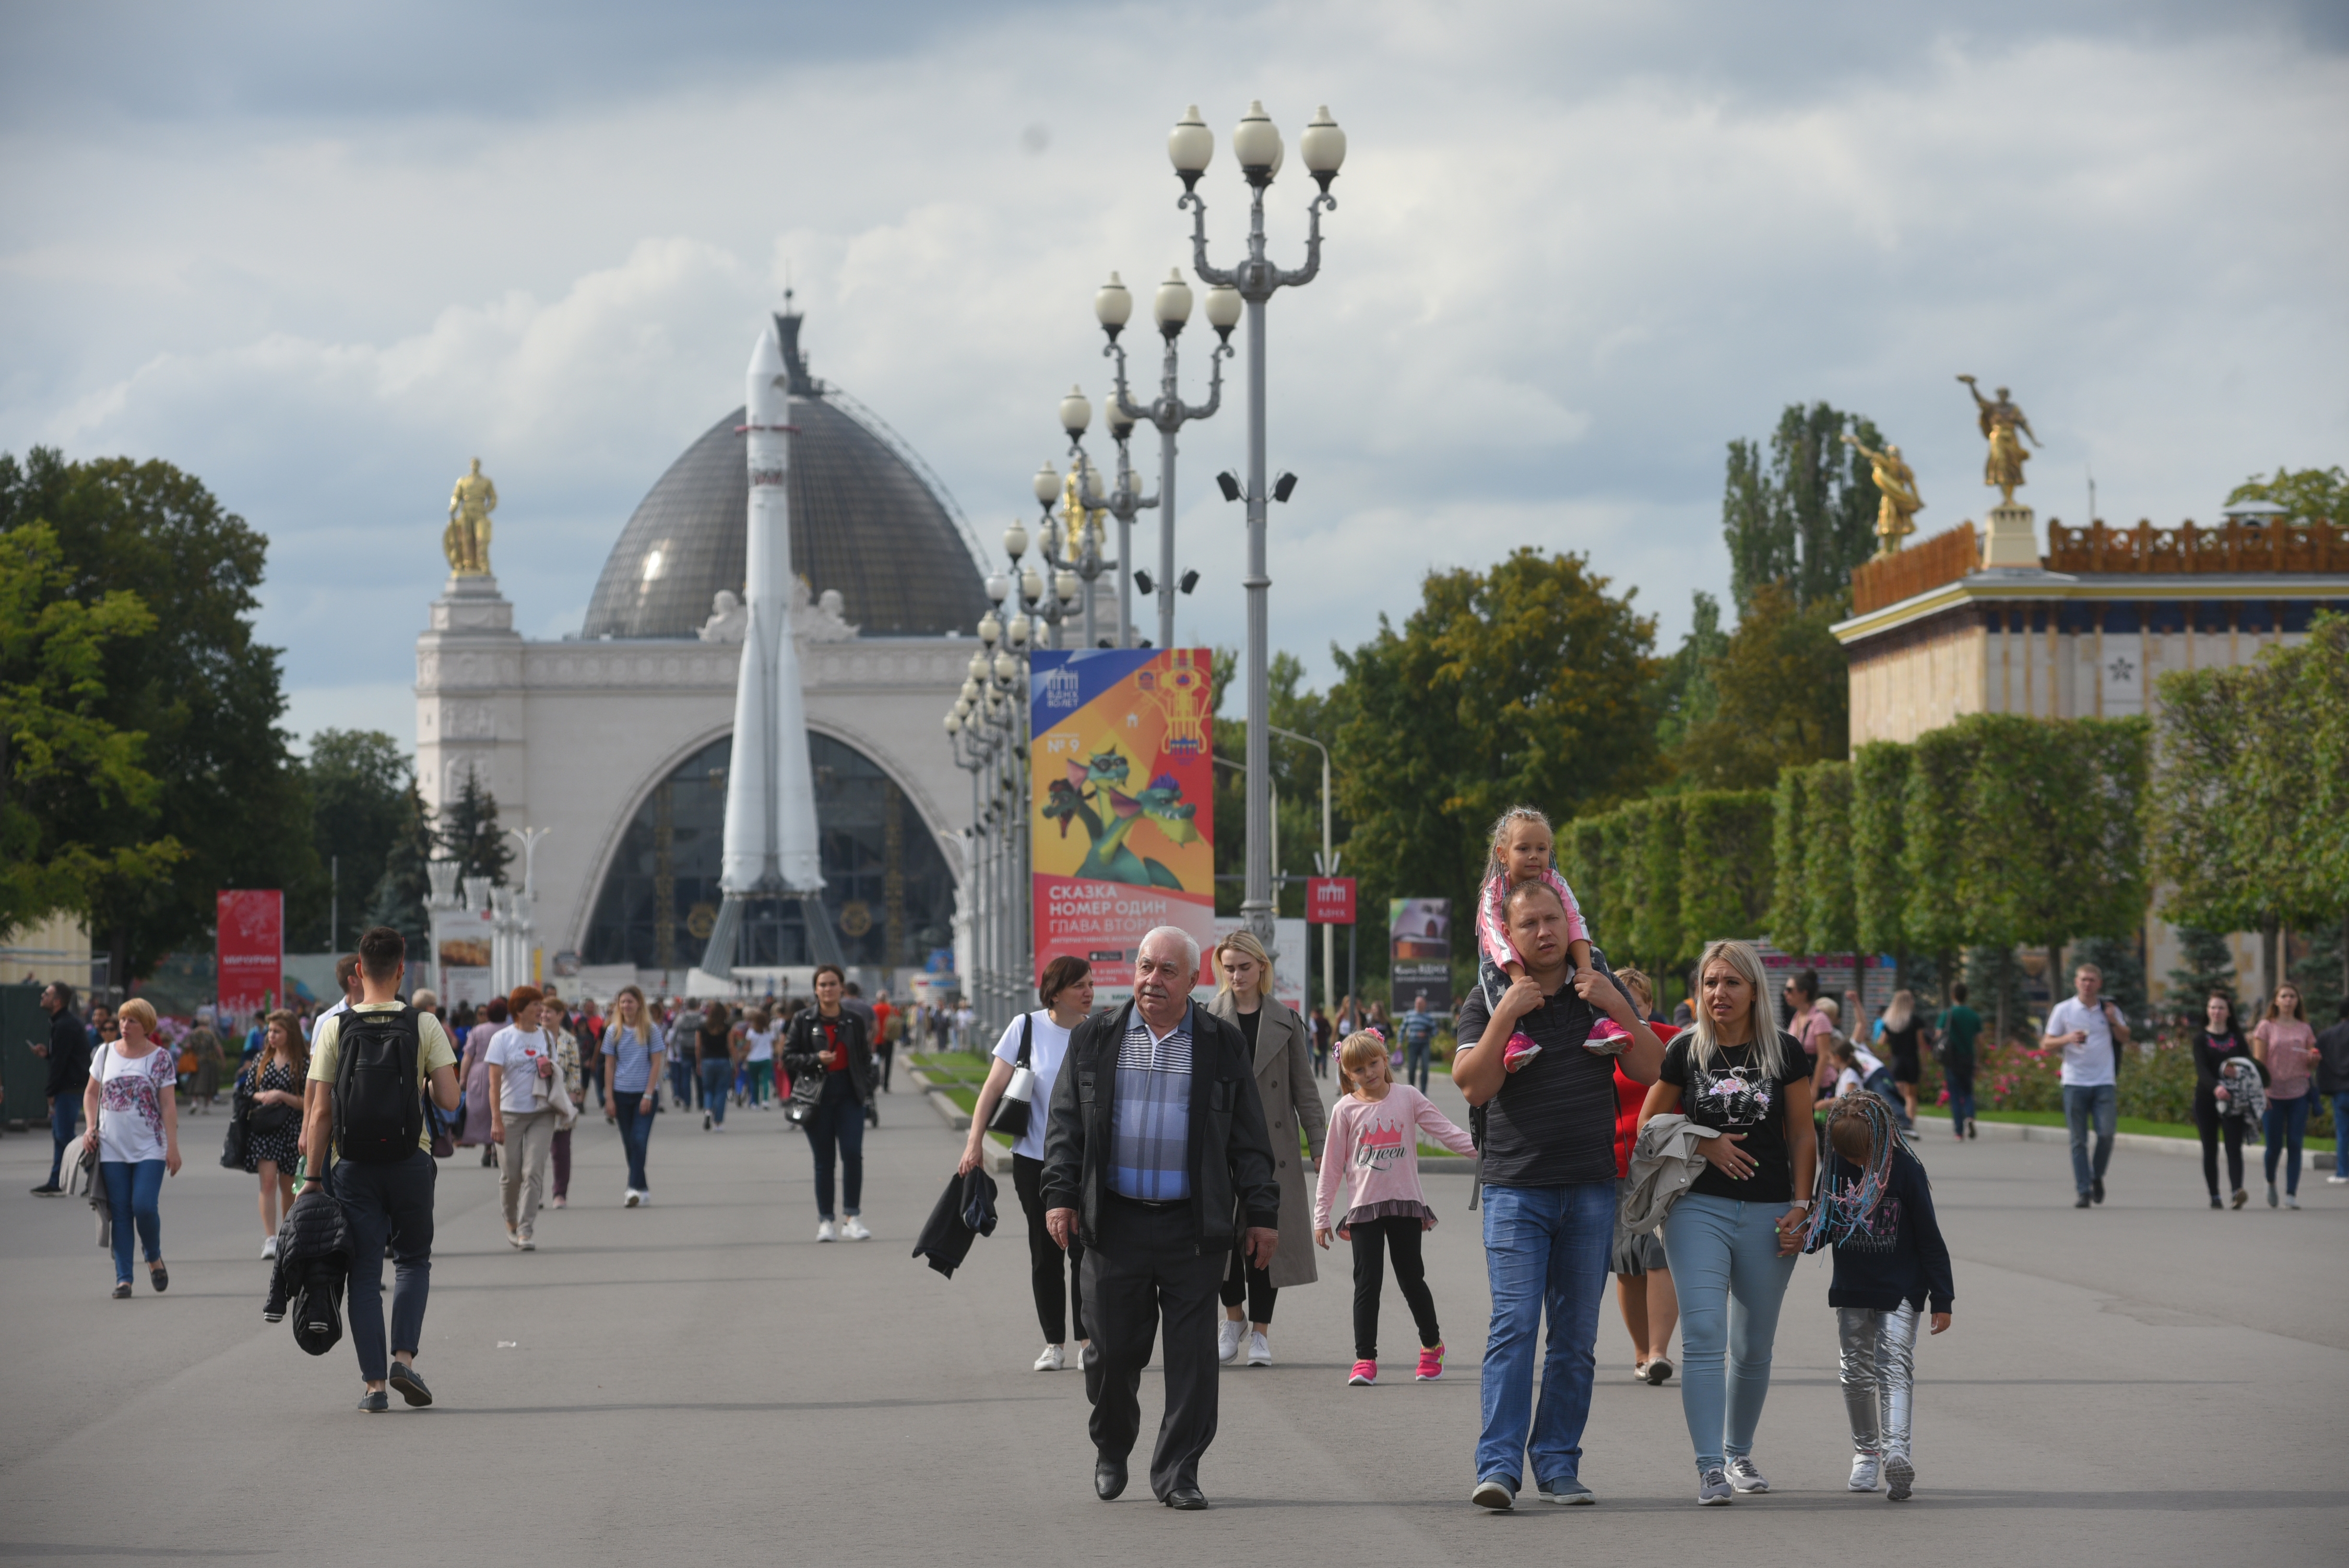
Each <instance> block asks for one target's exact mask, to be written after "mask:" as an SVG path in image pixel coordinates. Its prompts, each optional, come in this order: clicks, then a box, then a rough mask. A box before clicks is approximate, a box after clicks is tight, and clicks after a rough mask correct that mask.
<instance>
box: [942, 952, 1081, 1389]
mask: <svg viewBox="0 0 2349 1568" xmlns="http://www.w3.org/2000/svg"><path fill="white" fill-rule="evenodd" d="M1036 994H1037V995H1038V997H1039V998H1040V999H1041V1000H1042V1002H1043V1004H1044V1006H1042V1007H1040V1008H1039V1009H1038V1010H1037V1011H1035V1012H1033V1013H1028V1014H1023V1015H1022V1016H1019V1017H1017V1018H1014V1019H1013V1020H1012V1021H1011V1026H1010V1027H1009V1028H1007V1029H1005V1030H1004V1031H1003V1038H1002V1040H1001V1041H999V1043H998V1044H997V1046H996V1047H995V1061H994V1063H993V1064H992V1065H991V1066H990V1067H989V1068H988V1071H987V1082H986V1084H985V1085H984V1086H983V1087H981V1088H980V1089H979V1091H978V1106H977V1107H976V1108H974V1109H973V1110H972V1111H971V1113H970V1137H969V1139H968V1140H966V1141H965V1142H964V1144H963V1150H962V1163H961V1164H960V1165H959V1166H957V1168H956V1169H957V1171H961V1172H964V1173H968V1171H969V1170H970V1169H971V1167H973V1166H974V1165H977V1164H978V1162H979V1161H980V1160H981V1159H982V1158H984V1156H985V1150H986V1140H987V1123H988V1119H989V1118H991V1117H993V1116H994V1114H995V1108H996V1106H997V1105H998V1104H999V1102H1000V1101H1001V1100H1002V1099H1003V1090H1004V1087H1005V1086H1006V1085H1008V1084H1009V1083H1010V1081H1011V1074H1012V1072H1013V1070H1014V1068H1016V1067H1017V1065H1018V1063H1019V1048H1020V1045H1021V1043H1022V1042H1023V1041H1025V1042H1026V1044H1027V1047H1028V1070H1029V1071H1030V1072H1031V1073H1033V1074H1035V1075H1036V1090H1035V1094H1034V1095H1033V1097H1032V1098H1030V1100H1029V1102H1028V1106H1029V1109H1028V1130H1027V1131H1025V1132H1023V1133H1021V1134H1020V1135H1019V1137H1018V1138H1017V1139H1015V1140H1012V1144H1011V1185H1012V1186H1013V1187H1014V1188H1015V1189H1017V1190H1018V1191H1019V1207H1020V1209H1021V1211H1022V1212H1025V1213H1026V1214H1027V1216H1028V1274H1029V1283H1030V1286H1031V1287H1032V1288H1033V1289H1034V1291H1035V1293H1036V1321H1037V1323H1038V1324H1039V1325H1040V1326H1041V1327H1042V1328H1043V1330H1044V1353H1043V1354H1042V1355H1040V1356H1039V1357H1036V1370H1037V1371H1039V1372H1057V1371H1059V1370H1061V1367H1065V1366H1067V1365H1068V1348H1067V1347H1068V1340H1069V1325H1070V1322H1071V1319H1073V1320H1074V1321H1075V1324H1076V1330H1077V1341H1078V1343H1079V1344H1080V1345H1081V1344H1083V1343H1084V1341H1085V1340H1086V1339H1088V1338H1089V1337H1091V1336H1089V1335H1087V1334H1086V1333H1085V1298H1084V1291H1083V1287H1082V1286H1081V1285H1080V1284H1078V1278H1079V1274H1080V1272H1081V1271H1080V1268H1079V1265H1080V1264H1082V1263H1083V1262H1084V1256H1085V1245H1084V1243H1082V1242H1081V1241H1079V1240H1078V1239H1077V1238H1076V1236H1075V1234H1074V1233H1071V1235H1070V1237H1069V1250H1068V1252H1067V1253H1065V1254H1064V1253H1062V1252H1061V1248H1060V1244H1059V1243H1056V1242H1054V1241H1053V1240H1052V1234H1051V1233H1050V1231H1048V1230H1047V1229H1045V1227H1044V1196H1043V1175H1044V1120H1045V1114H1044V1113H1045V1108H1046V1107H1048V1106H1050V1104H1051V1103H1052V1085H1053V1083H1054V1082H1055V1081H1057V1080H1058V1078H1060V1076H1061V1058H1062V1057H1064V1056H1065V1055H1067V1053H1068V1049H1069V1031H1070V1030H1071V1029H1073V1028H1075V1027H1076V1026H1078V1025H1079V1024H1081V1023H1083V1022H1084V1021H1085V1015H1086V1014H1088V1013H1090V1012H1092V1007H1093V979H1092V965H1089V964H1087V963H1086V962H1085V961H1084V960H1083V959H1081V958H1071V957H1069V956H1067V955H1065V954H1063V955H1062V956H1061V957H1059V958H1055V959H1053V960H1052V962H1051V963H1050V964H1048V965H1045V966H1044V979H1043V982H1042V984H1040V985H1038V986H1037V987H1036ZM1063 1256H1065V1257H1066V1258H1067V1259H1068V1263H1067V1265H1066V1266H1067V1268H1068V1271H1069V1283H1068V1287H1067V1290H1066V1292H1065V1293H1064V1292H1063V1291H1062V1288H1061V1267H1062V1264H1061V1258H1062V1257H1063Z"/></svg>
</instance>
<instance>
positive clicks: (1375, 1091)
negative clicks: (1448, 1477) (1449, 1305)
mask: <svg viewBox="0 0 2349 1568" xmlns="http://www.w3.org/2000/svg"><path fill="white" fill-rule="evenodd" d="M1338 1074H1339V1078H1340V1080H1341V1081H1343V1082H1344V1083H1345V1084H1346V1085H1347V1086H1348V1088H1349V1089H1350V1092H1349V1093H1348V1094H1347V1095H1346V1097H1345V1098H1344V1099H1340V1101H1339V1102H1338V1109H1336V1110H1335V1111H1333V1112H1331V1113H1330V1138H1329V1143H1328V1145H1327V1146H1326V1149H1325V1150H1324V1158H1323V1160H1322V1161H1321V1177H1320V1181H1319V1185H1318V1186H1317V1188H1316V1190H1315V1191H1314V1195H1313V1240H1314V1241H1315V1242H1316V1243H1318V1244H1319V1245H1321V1246H1323V1247H1327V1246H1328V1245H1329V1244H1330V1234H1331V1229H1332V1227H1331V1225H1330V1213H1331V1211H1332V1209H1333V1207H1334V1205H1335V1203H1336V1202H1337V1197H1338V1182H1339V1180H1340V1176H1341V1175H1342V1176H1344V1177H1346V1178H1347V1179H1348V1180H1349V1181H1350V1182H1351V1184H1352V1188H1353V1191H1352V1192H1351V1194H1350V1200H1349V1203H1348V1207H1347V1209H1346V1212H1345V1217H1344V1219H1342V1220H1340V1222H1338V1224H1337V1226H1336V1227H1335V1230H1336V1233H1337V1235H1338V1236H1339V1237H1340V1238H1341V1239H1343V1240H1345V1241H1348V1242H1350V1243H1353V1248H1354V1367H1353V1371H1352V1372H1351V1373H1350V1374H1349V1375H1348V1377H1347V1378H1346V1381H1347V1382H1348V1383H1349V1384H1350V1385H1358V1386H1360V1385H1368V1384H1371V1383H1375V1382H1377V1381H1378V1376H1379V1293H1380V1289H1381V1285H1382V1284H1383V1283H1384V1274H1385V1264H1386V1259H1387V1257H1388V1256H1389V1255H1392V1257H1393V1259H1394V1272H1395V1284H1397V1285H1398V1286H1400V1287H1401V1288H1402V1298H1403V1300H1404V1301H1405V1302H1406V1303H1407V1304H1408V1305H1410V1307H1411V1315H1412V1319H1413V1323H1414V1324H1416V1325H1417V1326H1418V1329H1419V1344H1420V1352H1419V1369H1418V1371H1417V1372H1415V1373H1414V1374H1413V1377H1415V1378H1416V1379H1417V1380H1418V1381H1420V1382H1422V1383H1429V1382H1433V1381H1434V1380H1435V1379H1436V1378H1438V1377H1443V1376H1444V1334H1443V1331H1442V1330H1441V1329H1440V1328H1439V1327H1438V1326H1436V1321H1435V1297H1434V1295H1433V1294H1432V1293H1431V1292H1430V1291H1429V1290H1428V1288H1427V1265H1426V1264H1425V1262H1424V1260H1423V1258H1422V1256H1421V1250H1420V1238H1421V1236H1422V1234H1423V1233H1425V1232H1428V1231H1431V1230H1433V1229H1434V1228H1435V1211H1434V1210H1433V1209H1431V1208H1429V1207H1428V1205H1427V1197H1426V1194H1425V1193H1424V1192H1423V1191H1421V1190H1420V1185H1419V1135H1420V1134H1421V1133H1422V1132H1425V1133H1426V1134H1427V1135H1428V1136H1429V1137H1430V1138H1432V1139H1433V1140H1435V1141H1436V1142H1438V1143H1441V1144H1442V1145H1444V1147H1445V1148H1446V1149H1449V1150H1452V1151H1453V1152H1454V1153H1455V1154H1473V1153H1475V1149H1476V1145H1475V1140H1474V1139H1472V1138H1470V1137H1469V1135H1468V1134H1467V1132H1466V1131H1465V1130H1463V1129H1461V1128H1459V1127H1456V1126H1454V1124H1453V1122H1452V1120H1451V1119H1450V1118H1448V1117H1446V1116H1445V1115H1444V1113H1443V1112H1442V1111H1440V1110H1438V1109H1435V1107H1434V1105H1433V1103H1431V1102H1430V1101H1429V1099H1428V1098H1427V1097H1426V1096H1425V1095H1423V1094H1422V1093H1420V1092H1419V1091H1418V1090H1417V1089H1415V1088H1412V1087H1411V1086H1410V1085H1409V1084H1400V1083H1397V1082H1395V1081H1394V1077H1393V1074H1392V1070H1391V1068H1390V1067H1389V1065H1388V1060H1387V1043H1386V1042H1385V1041H1384V1040H1382V1039H1381V1038H1380V1037H1378V1036H1376V1035H1374V1034H1370V1033H1368V1032H1364V1033H1361V1034H1355V1035H1349V1036H1347V1037H1346V1038H1345V1040H1344V1041H1343V1042H1342V1043H1341V1044H1340V1046H1339V1047H1338Z"/></svg>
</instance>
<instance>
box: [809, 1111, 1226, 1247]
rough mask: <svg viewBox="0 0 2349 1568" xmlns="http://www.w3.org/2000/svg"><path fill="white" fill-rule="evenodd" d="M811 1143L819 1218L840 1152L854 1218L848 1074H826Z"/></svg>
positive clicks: (859, 1150) (860, 1164) (854, 1147)
mask: <svg viewBox="0 0 2349 1568" xmlns="http://www.w3.org/2000/svg"><path fill="white" fill-rule="evenodd" d="M815 1070H816V1071H818V1072H823V1068H816V1069H815ZM807 1140H808V1150H809V1151H810V1152H811V1153H812V1154H813V1155H814V1156H815V1212H816V1216H817V1218H819V1219H824V1220H829V1219H831V1218H832V1213H833V1211H832V1156H833V1150H834V1149H837V1150H839V1151H840V1180H841V1185H842V1187H843V1189H844V1190H843V1192H842V1193H841V1197H842V1199H843V1202H842V1203H841V1206H840V1208H841V1212H843V1213H844V1214H846V1215H847V1216H848V1217H849V1218H851V1219H854V1218H855V1217H856V1215H857V1214H858V1213H859V1212H862V1210H863V1207H864V1205H863V1204H862V1203H861V1202H858V1200H860V1199H862V1198H863V1197H864V1107H863V1106H861V1105H859V1104H857V1103H856V1091H855V1090H854V1088H851V1087H850V1086H849V1082H848V1075H847V1074H846V1073H829V1074H826V1075H825V1077H824V1080H823V1093H822V1094H820V1095H818V1096H817V1097H816V1102H815V1109H813V1110H812V1111H810V1112H809V1113H808V1119H807ZM1219 1266H1220V1265H1219Z"/></svg>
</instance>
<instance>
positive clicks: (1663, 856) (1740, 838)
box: [1558, 789, 1773, 975]
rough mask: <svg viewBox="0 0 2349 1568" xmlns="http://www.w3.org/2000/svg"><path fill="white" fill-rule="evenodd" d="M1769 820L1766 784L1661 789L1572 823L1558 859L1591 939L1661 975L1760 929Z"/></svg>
mask: <svg viewBox="0 0 2349 1568" xmlns="http://www.w3.org/2000/svg"><path fill="white" fill-rule="evenodd" d="M1772 823H1773V813H1772V797H1771V794H1770V792H1769V791H1767V790H1763V789H1748V790H1695V791H1691V792H1688V793H1685V794H1680V795H1659V796H1654V797H1651V799H1645V800H1634V801H1631V802H1630V803H1629V804H1628V805H1625V806H1622V807H1619V808H1618V809H1616V810H1612V811H1606V812H1597V813H1593V814H1590V815H1588V816H1582V817H1578V818H1576V819H1575V820H1573V821H1571V822H1569V823H1568V824H1566V826H1565V828H1564V829H1563V830H1561V831H1560V833H1559V835H1558V858H1559V863H1560V865H1561V866H1562V867H1563V869H1564V871H1565V872H1566V879H1567V882H1568V884H1569V885H1571V886H1572V887H1573V889H1574V892H1575V897H1576V900H1577V902H1578V903H1580V904H1581V905H1582V913H1583V916H1584V918H1585V919H1586V920H1587V921H1588V922H1589V924H1590V934H1591V938H1592V940H1593V941H1594V942H1596V943H1597V944H1599V946H1601V947H1603V948H1605V949H1606V950H1607V953H1608V955H1609V958H1610V959H1611V960H1613V961H1615V962H1617V963H1620V962H1621V961H1622V960H1623V959H1625V958H1627V957H1628V958H1632V959H1636V960H1638V961H1639V962H1640V963H1641V964H1644V965H1649V966H1650V967H1651V968H1652V969H1653V970H1654V971H1655V972H1656V973H1657V974H1658V975H1663V974H1666V973H1669V972H1671V971H1676V970H1678V969H1680V968H1682V967H1683V966H1685V965H1690V964H1692V963H1694V962H1695V961H1696V957H1697V954H1699V953H1700V952H1702V950H1703V948H1704V944H1706V943H1708V942H1711V941H1713V940H1714V939H1716V938H1718V937H1724V936H1752V935H1754V934H1756V933H1758V932H1759V931H1761V930H1762V928H1763V924H1764V912H1765V911H1766V910H1768V909H1769V908H1770V905H1771V890H1772V884H1773V877H1772V872H1771V832H1772Z"/></svg>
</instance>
